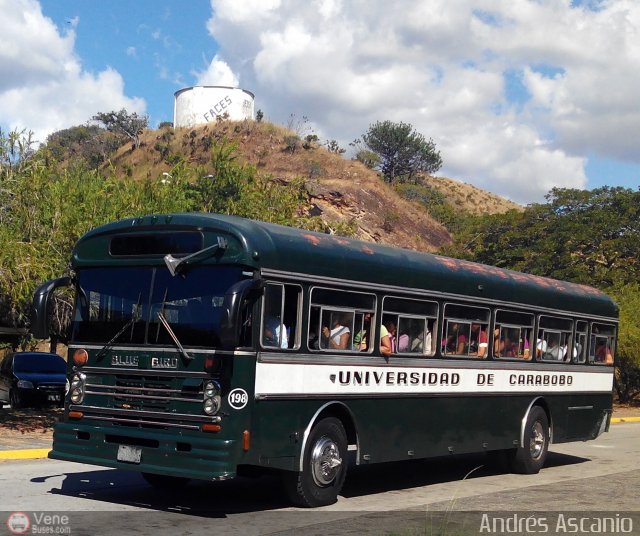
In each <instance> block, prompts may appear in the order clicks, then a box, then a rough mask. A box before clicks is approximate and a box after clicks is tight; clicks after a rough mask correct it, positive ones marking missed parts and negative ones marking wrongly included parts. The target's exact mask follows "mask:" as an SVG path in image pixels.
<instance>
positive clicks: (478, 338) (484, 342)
mask: <svg viewBox="0 0 640 536" xmlns="http://www.w3.org/2000/svg"><path fill="white" fill-rule="evenodd" d="M488 348H489V337H488V336H487V332H486V330H484V329H483V328H482V326H481V325H480V324H471V344H470V347H469V350H470V352H471V353H472V354H474V355H477V356H478V357H486V355H487V350H488Z"/></svg>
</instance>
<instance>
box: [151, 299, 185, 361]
mask: <svg viewBox="0 0 640 536" xmlns="http://www.w3.org/2000/svg"><path fill="white" fill-rule="evenodd" d="M158 320H160V323H161V324H162V325H163V326H164V329H166V330H167V333H168V334H169V336H170V337H171V338H172V339H173V342H174V344H175V345H176V348H177V349H178V350H179V351H180V354H182V356H183V357H184V358H185V359H187V360H188V361H191V360H193V357H192V356H190V355H189V354H188V353H187V351H186V350H185V349H184V347H183V346H182V344H180V341H179V340H178V337H176V334H175V333H174V332H173V330H172V329H171V326H170V325H169V322H167V319H166V318H165V317H164V315H163V314H162V313H161V312H160V311H158Z"/></svg>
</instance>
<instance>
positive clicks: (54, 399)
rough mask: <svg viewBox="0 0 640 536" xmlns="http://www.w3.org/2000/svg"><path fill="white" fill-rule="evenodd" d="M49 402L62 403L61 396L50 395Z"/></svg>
mask: <svg viewBox="0 0 640 536" xmlns="http://www.w3.org/2000/svg"><path fill="white" fill-rule="evenodd" d="M47 400H48V401H49V402H60V395H48V396H47Z"/></svg>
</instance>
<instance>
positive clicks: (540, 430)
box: [509, 406, 549, 475]
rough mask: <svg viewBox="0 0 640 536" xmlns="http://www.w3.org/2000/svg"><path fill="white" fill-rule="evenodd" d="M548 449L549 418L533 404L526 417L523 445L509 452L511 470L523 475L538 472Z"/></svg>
mask: <svg viewBox="0 0 640 536" xmlns="http://www.w3.org/2000/svg"><path fill="white" fill-rule="evenodd" d="M548 449H549V419H547V414H546V413H545V411H544V410H543V409H542V408H541V407H540V406H533V407H532V408H531V411H530V412H529V416H528V417H527V424H526V425H525V429H524V441H523V445H522V446H520V447H518V448H517V449H515V450H514V451H512V453H511V458H510V464H509V465H510V468H511V470H512V471H513V472H514V473H520V474H525V475H534V474H536V473H538V472H539V471H540V469H542V466H543V465H544V462H545V460H546V458H547V450H548Z"/></svg>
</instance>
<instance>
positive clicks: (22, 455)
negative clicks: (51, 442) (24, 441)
mask: <svg viewBox="0 0 640 536" xmlns="http://www.w3.org/2000/svg"><path fill="white" fill-rule="evenodd" d="M50 450H51V449H20V450H0V460H37V459H40V458H46V457H47V456H48V455H49V451H50Z"/></svg>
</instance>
